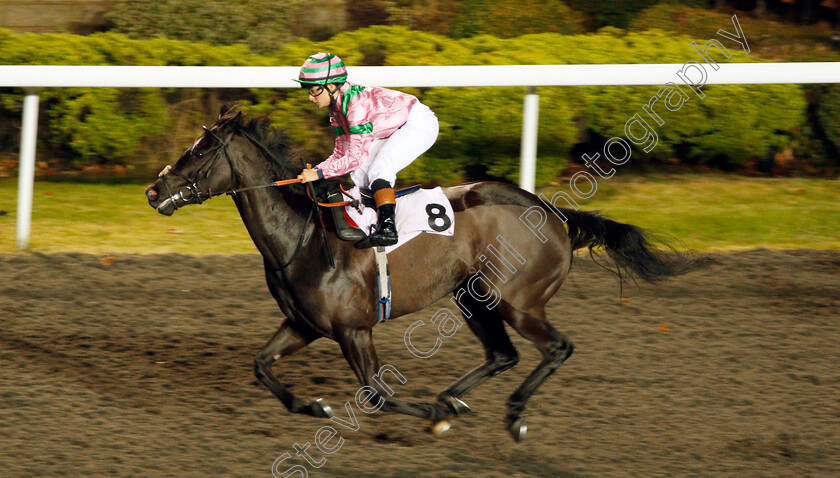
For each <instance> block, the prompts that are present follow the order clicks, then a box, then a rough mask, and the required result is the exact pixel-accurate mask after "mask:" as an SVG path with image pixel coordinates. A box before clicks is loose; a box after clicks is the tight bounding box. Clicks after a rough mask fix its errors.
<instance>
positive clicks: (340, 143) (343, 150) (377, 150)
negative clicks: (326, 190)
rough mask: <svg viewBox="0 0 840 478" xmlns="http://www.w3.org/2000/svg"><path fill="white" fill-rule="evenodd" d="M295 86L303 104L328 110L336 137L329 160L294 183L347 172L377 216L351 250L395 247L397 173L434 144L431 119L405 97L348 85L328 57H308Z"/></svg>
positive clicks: (431, 115)
mask: <svg viewBox="0 0 840 478" xmlns="http://www.w3.org/2000/svg"><path fill="white" fill-rule="evenodd" d="M295 81H297V82H299V83H300V85H301V87H302V88H306V89H308V90H309V100H310V101H312V102H313V103H315V104H316V105H317V106H318V107H319V108H325V107H329V109H330V123H331V124H332V126H333V127H334V128H335V133H336V135H337V136H336V139H335V150H334V151H333V153H332V155H331V156H330V157H329V158H327V159H325V160H324V161H323V162H322V163H320V164H318V165H317V167H315V168H312V169H304V170H303V171H302V172H301V174H300V176H298V178H300V179H301V180H302V181H303V182H310V181H317V180H319V179H326V178H332V177H336V176H343V175H345V174H347V173H350V178H351V179H353V183H355V184H356V185H357V186H359V187H360V188H368V189H371V190H372V191H373V193H374V200H375V201H376V211H377V214H378V221H377V224H376V227H375V229H374V230H373V231H372V232H371V234H370V235H369V236H368V237H366V238H364V239H362V240H361V241H359V242H357V243H356V247H357V248H359V249H365V248H369V247H374V246H390V245H393V244H396V243H397V241H398V238H397V228H396V224H395V222H394V212H395V209H396V200H395V198H394V183H395V182H396V179H397V172H399V171H400V170H402V169H404V168H405V167H407V166H408V165H409V164H411V163H412V161H414V160H415V159H417V158H418V157H419V156H420V155H421V154H423V153H424V152H426V151H427V150H428V149H429V148H431V147H432V145H433V144H434V143H435V140H436V139H437V136H438V129H439V126H438V120H437V117H436V116H435V114H434V113H433V112H432V110H430V109H429V107H428V106H426V105H424V104H423V103H421V102H420V101H419V100H418V99H417V98H416V97H414V96H412V95H409V94H407V93H402V92H399V91H394V90H389V89H386V88H380V87H376V86H373V87H371V86H360V85H355V84H352V83H348V82H347V68H345V66H344V63H343V62H342V61H341V59H340V58H339V57H337V56H335V55H333V54H330V53H316V54H314V55H312V56H310V57H309V58H308V59H307V60H306V61H305V62H304V63H303V67H301V69H300V76H299V77H298V79H296V80H295ZM372 229H373V228H372Z"/></svg>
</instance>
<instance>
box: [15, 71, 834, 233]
mask: <svg viewBox="0 0 840 478" xmlns="http://www.w3.org/2000/svg"><path fill="white" fill-rule="evenodd" d="M689 64H693V65H696V66H697V69H695V70H694V74H695V77H696V76H697V74H700V75H701V78H697V79H696V80H690V81H698V82H702V84H718V85H723V84H782V83H840V63H834V62H832V63H721V64H719V65H718V67H719V68H718V69H716V70H714V69H711V67H710V66H709V68H710V70H706V69H705V68H704V67H703V65H702V64H701V63H697V62H694V61H689V62H687V63H685V64H628V65H493V66H381V67H380V66H369V67H364V66H355V67H352V68H351V69H350V75H351V76H350V78H349V80H350V81H352V82H354V83H358V84H364V85H376V86H385V87H393V88H400V87H421V88H425V87H468V86H494V87H498V86H523V87H526V88H527V91H526V93H527V94H526V96H525V101H524V112H523V123H522V125H523V126H522V152H521V155H522V157H521V163H520V166H521V169H520V186H522V187H523V188H524V189H526V190H528V191H531V192H533V190H534V175H535V172H536V152H537V121H538V114H539V113H538V110H539V99H538V96H537V94H536V87H538V86H606V85H662V84H665V83H668V82H679V81H681V80H680V77H679V76H678V75H677V72H678V71H681V70H684V69H685V68H686V66H687V65H689ZM707 66H708V65H707ZM701 70H703V71H704V72H705V73H700V71H701ZM297 73H298V67H283V66H278V67H221V66H74V65H55V66H53V65H49V66H46V65H0V87H26V88H53V87H59V88H63V87H115V88H297V87H298V84H297V83H295V82H294V81H292V78H294V77H296V76H297ZM683 76H686V75H683ZM37 117H38V96H37V93H34V92H31V91H30V92H29V93H27V95H26V100H25V101H24V111H23V133H22V134H21V156H20V163H21V165H20V178H19V181H20V185H19V188H18V211H17V215H18V218H17V220H18V227H17V244H18V247H20V248H21V249H25V248H27V247H28V244H29V232H30V231H29V229H30V220H31V210H32V183H33V175H34V171H35V138H36V135H37V132H36V131H37V127H38V123H37Z"/></svg>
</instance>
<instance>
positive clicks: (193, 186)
mask: <svg viewBox="0 0 840 478" xmlns="http://www.w3.org/2000/svg"><path fill="white" fill-rule="evenodd" d="M203 128H204V131H205V132H206V133H207V134H209V135H210V136H211V137H212V138H214V139H215V140H216V141H217V142H218V143H219V146H218V147H216V149H215V150H214V154H213V157H212V158H211V159H210V160H208V161H207V162H206V163H205V164H203V165H202V166H201V167H200V168H198V170H197V171H196V173H195V174H194V175H193V177H190V178H188V177H186V176H184V175H182V174H180V173H178V172H176V171H172V167H171V166H168V165H167V166H166V167H165V168H164V169H163V171H161V172H160V174H158V177H159V178H164V176H166V175H167V174H174V175H175V176H178V177H179V178H181V179H183V180H184V181H186V182H187V185H186V186H182V187H181V188H180V189H179V190H178V193H177V194H173V193H172V191H171V190H170V189H169V185H168V184H167V183H166V180H165V178H164V180H163V181H162V183H163V186H164V188H166V194H167V195H168V196H169V199H170V200H171V201H172V206H173V207H174V208H175V209H176V210H177V209H179V208H180V207H183V205H182V206H179V205H178V199H179V198H180V199H181V200H182V201H183V202H184V203H188V202H189V201H190V200H191V199H192V198H195V199H196V200H197V201H198V204H201V203H203V202H204V201H206V200H208V199H212V198H214V197H216V196H221V195H222V194H225V195H228V196H233V197H234V198H236V195H237V194H238V193H241V192H245V191H253V190H256V189H265V188H271V187H282V186H289V185H292V184H297V183H301V182H303V181H301V180H300V179H299V178H292V179H283V180H279V181H272V182H271V183H268V184H262V185H259V186H250V187H247V188H234V189H230V190H228V191H221V192H213V191H212V190H211V189H208V190H207V193H203V192H202V191H201V190H200V189H199V187H198V180H199V179H207V177H208V176H209V175H210V171H211V170H212V169H213V168H214V167H215V166H216V163H218V161H219V158H220V156H221V153H224V156H225V159H227V162H228V165H229V166H230V170H231V179H233V180H235V178H239V177H241V174H240V173H239V171H237V169H236V166H235V165H234V164H233V160H232V159H231V157H230V154H229V153H228V143H229V142H230V139H231V138H232V137H233V135H234V133H233V132H231V133H230V134H229V135H228V137H227V138H226V139H222V138H221V137H220V136H219V135H217V134H216V133H214V132H213V131H210V130H209V129H208V128H207V127H206V126H204V127H203ZM240 133H241V134H242V136H244V137H245V138H246V139H248V141H250V142H251V143H252V144H254V145H255V146H256V147H257V149H259V150H260V152H261V153H262V154H263V155H265V156H267V157H268V158H269V159H271V160H272V161H274V162H275V163H279V161H277V159H276V158H275V157H274V155H273V154H271V151H269V150H268V148H266V147H265V146H264V145H263V144H262V143H261V142H260V141H259V140H257V139H256V138H254V137H253V136H251V135H250V134H248V133H246V132H245V131H240ZM305 166H306V167H307V168H310V167H311V165H309V164H306V165H305ZM202 172H203V173H204V176H203V178H201V173H202ZM308 186H309V187H308V188H306V195H307V196H308V197H309V199H311V200H312V208H311V209H310V210H309V216H308V217H307V218H306V222H305V223H304V225H303V229H301V232H300V238H299V239H298V243H297V246H296V247H295V250H294V252H293V253H292V256H291V258H290V259H289V261H288V262H287V263H286V264H284V265H281V266H280V268H281V269H285V268H286V267H288V266H289V265H291V263H292V262H294V260H295V258H297V255H298V253H299V252H300V249H301V247H303V244H304V243H305V242H307V241H305V238H306V229H307V228H308V227H309V223H310V222H311V221H312V216H313V215H314V213H315V211H316V210H317V209H318V206H321V207H344V206H347V205H354V206H356V205H357V204H356V203H357V201H356V200H352V201H340V202H334V203H323V202H320V201H317V198H316V197H313V196H314V195H315V192H314V189H313V188H312V185H311V184H309V185H308ZM184 191H186V192H187V194H186V195H185V193H184ZM341 192H342V194H344V195H346V196H348V197H350V196H349V195H347V192H346V191H344V188H341ZM184 205H186V204H184ZM319 219H320V222H321V228H322V231H324V244H325V246H326V248H327V253H328V255H329V258H330V264H331V265H332V266H333V267H335V263H334V261H333V257H332V251H331V250H330V247H329V243H328V242H327V238H326V231H325V229H324V221H323V218H322V217H321V215H320V211H319Z"/></svg>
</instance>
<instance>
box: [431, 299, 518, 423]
mask: <svg viewBox="0 0 840 478" xmlns="http://www.w3.org/2000/svg"><path fill="white" fill-rule="evenodd" d="M460 303H461V305H462V306H463V307H464V308H465V309H466V310H468V311H470V313H471V314H472V316H471V317H467V315H466V314H464V320H466V322H467V325H468V326H469V327H470V330H472V331H473V333H474V334H475V336H476V337H478V339H479V340H480V341H481V344H482V345H484V352H485V357H486V360H485V362H484V363H483V364H481V365H479V366H478V367H476V368H475V369H473V370H472V371H470V372H469V373H467V374H466V375H464V376H463V377H461V378H459V379H458V380H457V381H455V383H453V384H452V385H450V386H449V387H448V388H447V389H446V390H444V391H443V392H441V394H440V395H439V396H438V400H440V401H442V402H444V403H452V399H451V398H450V397H453V398H459V397H461V396H463V395H464V394H466V393H467V392H469V391H470V390H472V389H473V388H475V387H477V386H479V385H481V384H482V383H484V382H486V381H487V380H488V379H489V378H490V377H493V376H494V375H497V374H500V373H502V372H504V371H505V370H507V369H509V368H511V367H513V366H514V365H516V363H517V362H518V361H519V355H518V354H517V353H516V348H515V347H514V346H513V344H512V343H511V342H510V337H509V336H508V334H507V331H506V330H505V324H504V322H503V321H502V315H501V314H500V313H499V310H498V309H497V308H494V309H492V310H488V309H487V306H486V304H483V303H480V302H478V301H476V300H474V299H472V297H471V296H469V295H468V294H465V295H464V296H463V297H461V299H460ZM456 406H457V402H456Z"/></svg>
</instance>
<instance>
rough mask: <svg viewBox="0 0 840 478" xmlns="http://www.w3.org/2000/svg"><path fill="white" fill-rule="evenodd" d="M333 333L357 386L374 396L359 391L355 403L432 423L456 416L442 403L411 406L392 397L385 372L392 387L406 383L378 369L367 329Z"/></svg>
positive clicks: (388, 367) (389, 369)
mask: <svg viewBox="0 0 840 478" xmlns="http://www.w3.org/2000/svg"><path fill="white" fill-rule="evenodd" d="M333 332H334V333H333V335H334V336H335V340H336V341H337V342H338V344H339V345H340V346H341V351H342V352H343V353H344V358H346V359H347V363H349V364H350V367H351V368H352V369H353V372H354V373H355V374H356V377H357V378H358V379H359V382H361V384H362V385H365V386H367V387H370V388H371V389H373V390H372V391H371V392H375V396H371V393H370V392H369V393H366V394H364V393H362V390H364V389H362V390H360V391H358V392H357V393H356V400H357V403H358V400H359V397H360V396H363V397H364V398H365V399H366V400H365V401H364V402H365V403H367V404H369V407H371V408H375V409H376V410H383V411H388V412H397V413H403V414H406V415H411V416H413V417H419V418H425V419H426V420H432V421H437V420H440V419H442V418H446V417H450V416H452V415H454V414H455V411H454V410H453V409H452V408H451V407H449V406H447V405H445V404H443V403H410V402H404V401H402V400H397V399H395V398H393V397H392V395H394V393H395V391H394V389H393V388H392V387H391V386H390V385H389V384H388V383H387V382H386V381H385V378H386V372H388V373H389V375H387V378H388V379H389V380H390V382H391V384H393V383H394V380H393V379H394V378H396V379H397V380H398V381H400V383H405V381H406V379H405V377H404V376H402V374H400V373H399V371H398V370H396V368H394V367H393V366H391V365H385V366H383V367H381V368H380V366H379V358H378V357H377V355H376V349H375V348H374V346H373V334H372V330H371V329H370V328H349V327H341V328H337V330H334V331H333ZM376 410H374V411H376ZM367 413H372V412H367Z"/></svg>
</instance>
